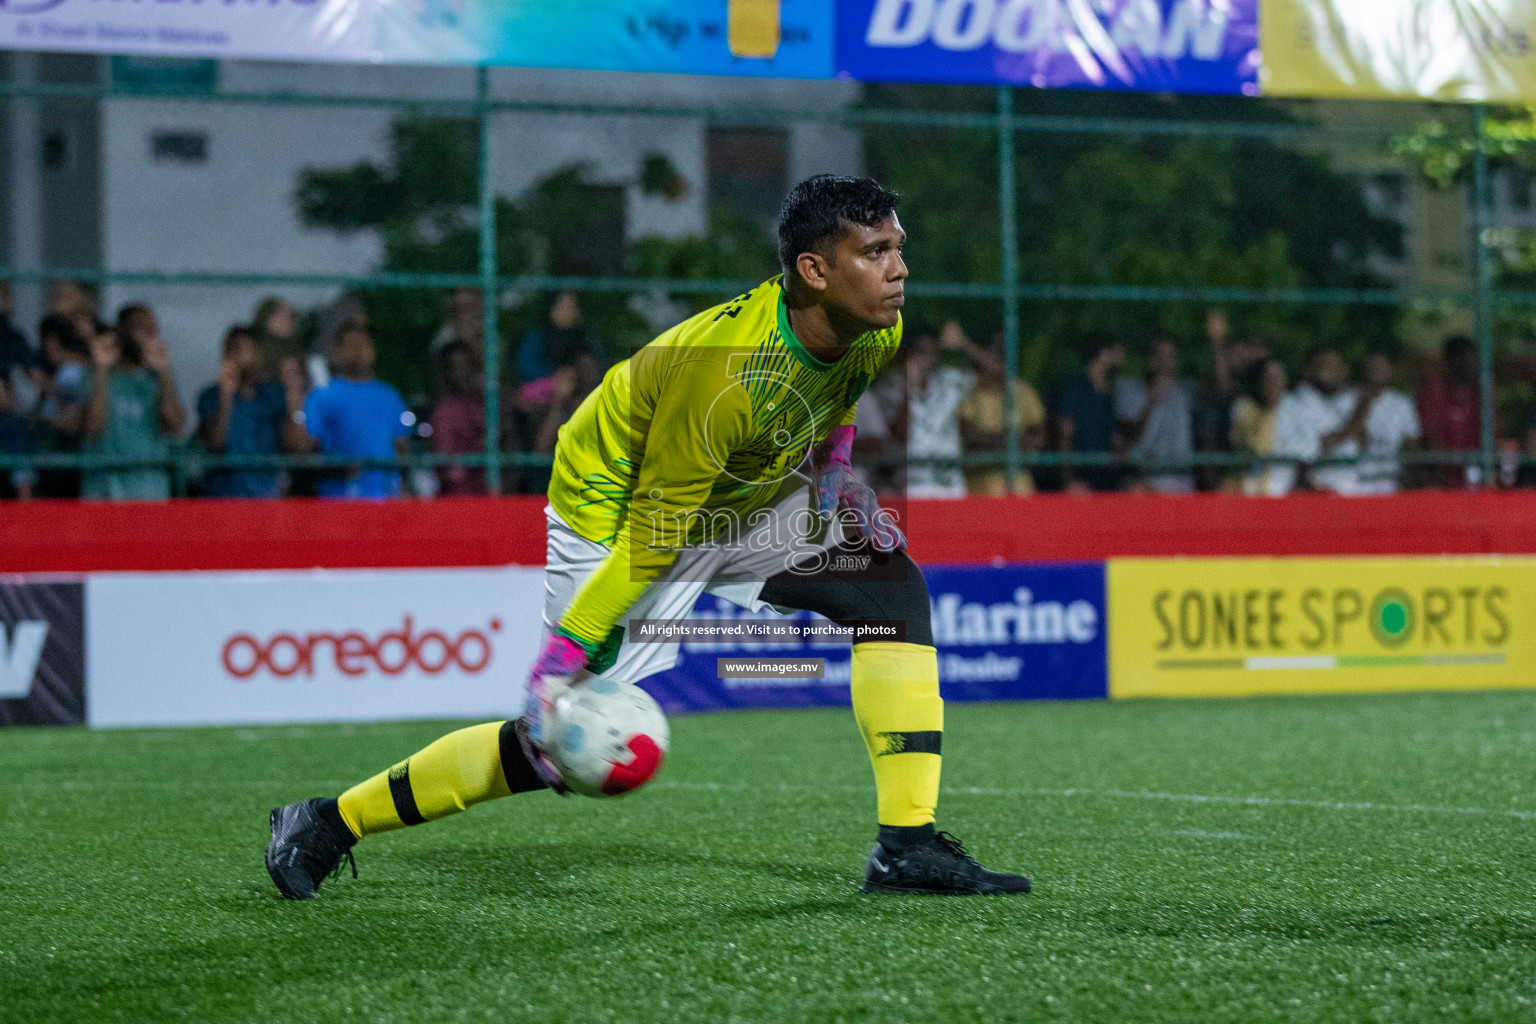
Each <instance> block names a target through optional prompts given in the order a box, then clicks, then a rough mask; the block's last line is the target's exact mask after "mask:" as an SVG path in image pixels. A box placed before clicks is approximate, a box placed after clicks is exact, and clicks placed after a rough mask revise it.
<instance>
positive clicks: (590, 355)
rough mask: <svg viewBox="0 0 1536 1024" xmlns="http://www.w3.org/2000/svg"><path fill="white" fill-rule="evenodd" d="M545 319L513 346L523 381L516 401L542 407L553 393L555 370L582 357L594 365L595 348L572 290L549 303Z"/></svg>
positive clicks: (562, 293) (518, 372)
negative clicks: (541, 324) (582, 321)
mask: <svg viewBox="0 0 1536 1024" xmlns="http://www.w3.org/2000/svg"><path fill="white" fill-rule="evenodd" d="M546 320H547V322H546V323H545V324H544V325H543V326H541V327H535V328H533V329H532V330H530V331H528V332H527V333H526V334H524V335H523V340H522V343H521V344H519V345H518V347H517V376H518V378H519V379H520V380H521V381H522V382H523V383H522V387H521V388H520V389H519V391H518V400H519V401H520V402H521V403H522V404H523V405H524V406H525V407H535V406H536V407H540V408H542V407H543V406H545V405H546V404H548V403H549V401H550V399H551V397H552V396H553V394H554V388H555V380H554V375H555V371H556V370H558V369H560V368H561V367H562V366H574V365H576V364H577V363H578V362H580V361H581V360H582V357H586V358H587V359H589V360H591V361H592V362H593V364H594V365H595V363H596V360H597V358H598V353H597V348H596V346H595V345H594V344H593V343H592V339H591V337H590V336H588V334H587V330H586V328H585V327H582V326H581V306H580V304H579V303H578V302H577V300H576V293H575V292H561V293H560V294H559V295H557V296H555V299H554V301H553V302H551V303H550V305H549V314H548V317H547V318H546Z"/></svg>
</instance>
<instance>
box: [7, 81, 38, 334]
mask: <svg viewBox="0 0 1536 1024" xmlns="http://www.w3.org/2000/svg"><path fill="white" fill-rule="evenodd" d="M40 62H41V57H40V56H39V55H38V54H36V53H22V52H14V53H12V54H11V81H12V83H13V84H14V85H15V86H17V87H19V88H27V87H30V86H35V85H37V84H38V82H39V79H40V76H39V64H40ZM10 103H11V117H10V130H11V138H10V143H11V145H10V158H11V166H10V168H9V170H10V179H11V195H10V202H11V208H10V214H11V216H10V226H11V237H10V239H9V242H10V245H9V250H10V259H9V260H8V261H7V262H8V263H9V265H10V267H11V269H13V270H17V271H21V272H24V273H26V272H30V273H36V272H37V271H39V270H41V269H42V266H43V187H42V186H43V182H42V174H43V137H42V118H41V116H40V113H39V109H38V108H39V106H40V104H39V102H38V101H37V100H35V99H19V98H13V99H12V100H11V101H10ZM43 290H44V286H43V284H42V282H39V281H33V282H26V283H22V282H18V283H17V284H16V285H15V294H16V312H15V315H14V316H13V317H12V322H13V323H15V324H16V325H17V326H18V327H20V328H21V330H22V333H24V334H25V335H26V336H27V340H28V341H29V342H31V343H32V344H34V345H35V344H37V338H36V332H37V322H38V321H39V320H40V319H42V316H43V308H44V301H45V296H44V294H43Z"/></svg>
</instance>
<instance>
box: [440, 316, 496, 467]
mask: <svg viewBox="0 0 1536 1024" xmlns="http://www.w3.org/2000/svg"><path fill="white" fill-rule="evenodd" d="M441 358H442V361H443V396H442V397H441V398H439V399H438V400H437V404H436V405H434V406H433V407H432V450H433V451H434V452H437V453H438V454H439V455H478V454H481V453H483V452H484V451H485V390H484V387H483V384H484V382H483V380H482V378H481V367H480V352H479V350H478V349H475V348H471V347H470V346H469V345H467V344H465V343H464V342H462V341H454V342H450V343H449V344H448V345H447V346H446V347H444V348H443V350H442V355H441ZM437 477H438V493H439V494H443V495H462V494H485V493H486V487H485V470H483V469H477V468H475V467H473V466H460V465H454V466H440V467H438V470H437Z"/></svg>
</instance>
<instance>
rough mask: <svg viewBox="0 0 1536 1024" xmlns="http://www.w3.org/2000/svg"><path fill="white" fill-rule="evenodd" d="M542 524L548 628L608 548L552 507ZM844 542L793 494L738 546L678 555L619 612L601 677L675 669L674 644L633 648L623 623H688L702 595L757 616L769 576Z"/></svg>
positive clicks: (836, 528)
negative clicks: (619, 633)
mask: <svg viewBox="0 0 1536 1024" xmlns="http://www.w3.org/2000/svg"><path fill="white" fill-rule="evenodd" d="M544 518H545V521H546V524H547V526H548V538H549V539H548V543H547V547H546V551H545V556H544V627H545V628H546V629H549V628H552V627H553V626H554V625H555V623H557V622H559V621H560V618H561V617H562V616H563V615H564V614H565V609H566V608H567V607H568V606H569V605H570V603H571V601H572V600H573V599H574V598H575V597H576V593H577V591H579V590H580V589H581V586H582V584H583V583H585V582H586V581H587V577H588V576H590V575H592V573H593V572H594V571H596V569H597V567H598V566H599V565H600V564H602V561H603V559H605V558H607V557H608V552H609V551H610V550H611V549H609V548H607V547H604V546H603V545H602V544H599V543H597V542H596V541H590V540H587V538H585V537H583V536H581V535H580V534H578V533H577V532H576V531H575V530H573V529H571V528H570V526H569V525H567V523H566V521H565V520H564V519H562V518H560V514H559V513H558V512H556V511H555V510H554V509H553V508H552V507H548V506H546V507H545V509H544ZM842 539H843V531H842V528H841V526H840V524H839V523H838V522H837V521H836V520H835V519H834V520H833V521H832V522H831V523H830V524H829V525H828V526H826V527H825V529H820V528H818V521H817V519H816V517H815V514H814V513H813V512H811V511H810V501H809V495H808V494H807V493H806V492H805V491H804V490H797V491H794V492H793V493H791V494H790V495H789V496H788V497H786V498H785V499H783V500H782V501H780V502H779V504H778V505H777V506H775V507H774V508H772V509H769V510H766V511H765V513H764V514H763V515H762V516H761V520H760V521H759V522H756V523H755V524H754V525H753V526H752V528H751V529H750V530H749V531H748V532H747V534H746V535H745V536H744V537H742V538H741V539H740V540H739V541H736V542H734V543H732V544H729V545H720V546H718V547H706V548H690V549H687V550H684V551H683V552H682V554H681V555H679V556H678V559H677V561H676V562H674V563H673V565H672V568H671V569H669V570H668V572H667V575H666V576H665V577H663V578H662V579H660V580H657V581H656V582H655V583H652V584H651V585H650V586H648V587H646V589H645V592H644V593H643V594H641V595H640V599H639V600H638V601H636V602H635V603H634V604H633V605H632V606H631V607H630V609H629V611H628V612H626V613H625V621H624V623H623V625H624V626H625V639H624V642H623V644H622V645H620V647H619V656H618V660H617V661H615V662H614V663H613V666H612V667H611V668H609V669H608V671H606V672H604V673H602V678H604V679H612V680H615V681H617V682H625V683H634V682H639V681H640V680H641V679H644V678H646V677H647V676H652V675H655V674H656V673H658V672H665V671H666V670H667V669H669V668H671V667H672V666H674V665H676V664H677V654H678V645H677V644H676V643H650V642H647V643H639V644H637V643H631V642H630V640H629V631H628V620H629V619H685V618H688V617H689V615H690V614H692V612H693V607H694V605H695V604H696V603H698V600H699V597H700V596H701V595H702V594H704V593H706V592H707V593H710V594H714V595H715V596H716V597H723V598H725V599H726V600H727V601H730V602H731V603H732V604H735V605H739V606H741V607H742V608H745V609H747V610H748V611H753V612H756V611H761V610H762V609H764V608H766V607H767V603H766V602H764V601H762V600H761V599H760V598H759V596H758V595H759V594H760V593H761V592H762V589H763V583H764V582H765V581H767V579H768V578H769V577H770V576H774V575H777V574H778V573H781V572H784V571H785V570H786V569H788V568H790V565H791V562H792V561H796V560H798V559H801V558H802V557H803V556H806V555H814V554H815V552H817V551H825V550H827V549H829V548H832V547H836V546H837V544H839V543H840V542H841V541H842ZM802 564H803V563H802Z"/></svg>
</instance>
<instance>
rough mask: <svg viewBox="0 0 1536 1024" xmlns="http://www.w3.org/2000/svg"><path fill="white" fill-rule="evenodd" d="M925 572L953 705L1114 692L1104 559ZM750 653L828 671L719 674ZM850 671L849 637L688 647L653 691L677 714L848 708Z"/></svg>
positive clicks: (735, 616) (704, 611)
mask: <svg viewBox="0 0 1536 1024" xmlns="http://www.w3.org/2000/svg"><path fill="white" fill-rule="evenodd" d="M923 575H924V577H925V578H926V579H927V581H928V591H929V598H930V601H931V605H930V608H931V612H932V616H933V639H934V645H935V646H936V647H937V648H938V651H939V678H940V680H941V685H942V691H943V695H944V697H945V699H946V700H1024V699H1061V698H1076V697H1103V696H1104V695H1105V691H1106V682H1105V654H1104V651H1105V633H1106V622H1105V601H1104V567H1103V565H1102V564H1100V563H1093V564H1061V565H1009V566H1002V567H983V566H937V567H935V566H929V567H925V568H924V570H923ZM779 618H782V617H781V616H778V615H776V614H774V613H773V612H771V611H765V612H762V613H751V612H746V611H743V610H742V609H740V608H738V607H737V606H735V605H733V604H731V603H729V602H727V601H725V600H723V599H720V598H716V597H712V596H709V595H705V596H704V597H703V598H701V599H700V601H699V603H698V606H697V607H696V609H695V611H694V619H695V620H711V619H725V620H734V621H748V620H753V619H758V620H763V621H771V620H775V619H779ZM791 618H795V619H800V620H810V619H812V618H813V617H812V616H810V615H809V614H807V613H803V612H802V613H799V614H797V615H795V616H791ZM749 657H757V658H763V659H798V658H813V659H815V658H819V659H824V661H825V670H824V672H823V674H822V676H821V677H820V678H804V677H793V678H780V677H757V678H750V677H749V678H730V679H722V678H720V673H719V659H722V658H749ZM848 677H849V643H848V641H847V640H816V639H808V640H792V641H771V642H759V641H750V640H748V641H733V642H729V643H720V642H684V643H683V644H682V645H681V653H680V657H679V661H678V666H677V668H676V669H674V670H673V671H671V672H666V673H662V674H661V675H658V676H653V677H652V678H650V679H647V680H646V681H645V688H646V689H647V690H649V691H650V692H651V693H652V694H653V695H654V696H655V697H656V698H657V700H658V701H660V702H661V705H662V707H663V708H665V709H666V710H668V711H670V712H678V711H713V710H720V709H725V708H773V707H813V706H819V705H846V704H847V703H848V699H849V694H848Z"/></svg>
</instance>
